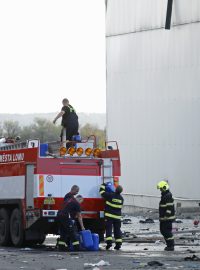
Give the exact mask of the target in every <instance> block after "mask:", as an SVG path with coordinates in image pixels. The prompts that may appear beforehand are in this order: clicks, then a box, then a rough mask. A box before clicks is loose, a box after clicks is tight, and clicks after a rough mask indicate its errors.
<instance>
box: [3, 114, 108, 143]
mask: <svg viewBox="0 0 200 270" xmlns="http://www.w3.org/2000/svg"><path fill="white" fill-rule="evenodd" d="M60 132H61V126H57V125H54V124H53V123H52V122H51V121H49V120H47V119H45V118H35V119H34V123H33V124H31V125H29V126H25V127H23V128H21V127H20V126H19V123H18V122H17V121H4V122H3V125H2V124H1V123H0V136H5V137H10V138H16V136H20V137H21V141H26V140H28V139H39V140H40V141H41V143H44V142H50V141H60ZM80 134H81V137H82V138H84V139H86V138H88V137H89V136H90V135H95V136H96V139H97V146H98V147H100V148H104V146H105V138H106V132H105V130H101V129H99V128H98V127H97V126H96V125H91V124H86V125H84V126H83V127H81V128H80Z"/></svg>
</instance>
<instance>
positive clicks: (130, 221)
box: [122, 218, 132, 224]
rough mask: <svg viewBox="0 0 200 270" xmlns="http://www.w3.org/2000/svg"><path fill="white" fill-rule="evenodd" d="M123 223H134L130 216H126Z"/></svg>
mask: <svg viewBox="0 0 200 270" xmlns="http://www.w3.org/2000/svg"><path fill="white" fill-rule="evenodd" d="M122 223H123V224H132V220H131V219H130V218H124V219H122Z"/></svg>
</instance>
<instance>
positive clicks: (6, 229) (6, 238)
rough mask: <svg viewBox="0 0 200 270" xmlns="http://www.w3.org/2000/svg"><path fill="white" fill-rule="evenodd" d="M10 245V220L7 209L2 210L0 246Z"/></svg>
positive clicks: (0, 209) (0, 211) (0, 213)
mask: <svg viewBox="0 0 200 270" xmlns="http://www.w3.org/2000/svg"><path fill="white" fill-rule="evenodd" d="M8 244H10V220H9V212H8V210H6V209H5V208H0V245H1V246H7V245H8Z"/></svg>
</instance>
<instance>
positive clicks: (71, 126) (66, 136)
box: [53, 98, 79, 147]
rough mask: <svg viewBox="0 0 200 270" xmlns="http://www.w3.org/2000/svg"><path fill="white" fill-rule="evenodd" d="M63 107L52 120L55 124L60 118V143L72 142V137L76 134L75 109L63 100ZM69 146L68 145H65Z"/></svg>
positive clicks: (76, 118)
mask: <svg viewBox="0 0 200 270" xmlns="http://www.w3.org/2000/svg"><path fill="white" fill-rule="evenodd" d="M62 104H63V107H62V109H61V112H59V113H58V115H57V116H56V117H55V119H54V120H53V123H54V124H55V123H56V121H57V119H58V118H60V117H62V122H61V125H62V131H61V141H65V140H68V141H72V136H73V135H77V134H78V128H79V123H78V116H77V114H76V111H75V109H74V108H73V107H72V106H71V105H70V104H69V100H68V99H66V98H64V99H63V101H62ZM67 146H68V147H69V146H70V145H69V144H68V145H67Z"/></svg>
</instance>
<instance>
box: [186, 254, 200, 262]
mask: <svg viewBox="0 0 200 270" xmlns="http://www.w3.org/2000/svg"><path fill="white" fill-rule="evenodd" d="M184 261H200V258H199V257H198V256H196V255H192V256H191V257H185V258H184Z"/></svg>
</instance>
